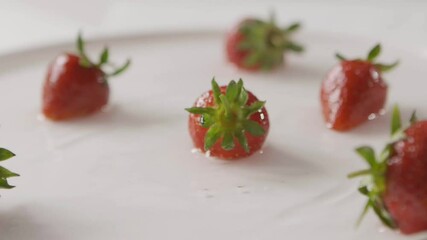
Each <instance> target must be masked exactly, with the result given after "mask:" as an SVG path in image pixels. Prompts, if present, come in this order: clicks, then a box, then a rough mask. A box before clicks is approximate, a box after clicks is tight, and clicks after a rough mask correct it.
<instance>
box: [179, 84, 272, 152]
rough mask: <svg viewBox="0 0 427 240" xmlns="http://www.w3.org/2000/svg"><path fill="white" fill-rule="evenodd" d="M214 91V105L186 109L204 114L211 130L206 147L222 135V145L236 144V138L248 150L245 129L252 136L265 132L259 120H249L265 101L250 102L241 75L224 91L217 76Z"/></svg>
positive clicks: (208, 132) (226, 147) (230, 147)
mask: <svg viewBox="0 0 427 240" xmlns="http://www.w3.org/2000/svg"><path fill="white" fill-rule="evenodd" d="M212 92H213V98H214V102H215V105H214V106H213V107H205V108H202V107H192V108H187V109H186V110H187V111H188V112H190V113H192V114H201V115H202V119H203V121H201V123H202V126H203V127H204V128H208V131H207V133H206V136H205V140H204V143H205V144H204V149H205V150H209V149H210V148H212V146H213V145H214V144H215V143H217V142H218V141H219V140H220V139H222V142H221V147H222V149H224V150H227V151H229V150H232V149H234V148H235V143H234V142H235V140H237V141H238V142H239V144H240V145H241V146H242V147H243V149H244V150H245V151H246V152H249V150H250V149H249V146H248V141H247V138H246V136H245V133H246V132H247V133H249V134H251V135H253V136H262V135H264V134H265V130H264V128H262V127H261V126H260V125H259V124H258V123H257V122H255V121H252V120H250V117H251V116H252V115H253V114H254V113H256V112H258V111H260V110H261V109H262V108H263V107H264V104H265V102H263V101H255V102H253V103H252V104H250V105H247V102H248V93H247V91H246V90H245V88H244V86H243V81H242V80H241V79H240V80H239V81H238V82H237V83H236V82H235V81H231V82H230V83H229V84H228V86H227V89H226V91H225V93H221V90H220V87H219V86H218V84H217V82H216V81H215V79H213V80H212Z"/></svg>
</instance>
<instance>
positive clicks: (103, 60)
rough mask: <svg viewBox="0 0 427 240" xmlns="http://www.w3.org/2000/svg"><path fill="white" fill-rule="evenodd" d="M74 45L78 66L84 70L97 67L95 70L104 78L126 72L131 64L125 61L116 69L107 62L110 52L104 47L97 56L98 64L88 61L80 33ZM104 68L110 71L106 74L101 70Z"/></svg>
mask: <svg viewBox="0 0 427 240" xmlns="http://www.w3.org/2000/svg"><path fill="white" fill-rule="evenodd" d="M76 45H77V52H78V56H79V57H80V66H82V67H85V68H91V67H97V68H99V69H101V70H102V71H103V72H104V74H105V76H107V77H113V76H117V75H119V74H121V73H123V72H124V71H126V70H127V69H128V68H129V66H130V64H131V61H130V59H128V60H126V62H125V63H124V64H123V65H121V66H119V67H116V66H115V65H114V64H113V63H111V62H109V57H110V51H109V49H108V47H104V50H103V51H102V53H101V55H100V56H99V60H98V63H94V62H93V61H91V60H90V58H89V57H88V55H87V54H86V51H85V42H84V40H83V38H82V34H81V33H79V34H78V36H77V43H76ZM106 66H108V67H110V68H111V71H110V72H108V73H107V72H106V71H105V70H104V69H103V68H104V67H106Z"/></svg>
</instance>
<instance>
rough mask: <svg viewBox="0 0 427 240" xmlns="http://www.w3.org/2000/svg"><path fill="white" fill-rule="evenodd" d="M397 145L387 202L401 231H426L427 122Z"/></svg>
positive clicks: (389, 171) (410, 130)
mask: <svg viewBox="0 0 427 240" xmlns="http://www.w3.org/2000/svg"><path fill="white" fill-rule="evenodd" d="M405 135H406V138H404V139H402V140H400V141H399V142H397V143H395V144H394V147H393V150H394V151H393V156H392V158H390V160H389V162H388V167H387V175H386V179H387V185H386V191H385V194H384V202H385V205H386V206H387V209H388V211H389V212H390V214H391V216H392V217H393V218H394V219H395V221H396V224H397V225H398V227H399V229H400V231H402V233H405V234H411V233H417V232H420V231H425V230H427V186H426V183H427V121H421V122H417V123H415V124H413V125H412V126H411V127H409V128H408V129H407V130H406V131H405Z"/></svg>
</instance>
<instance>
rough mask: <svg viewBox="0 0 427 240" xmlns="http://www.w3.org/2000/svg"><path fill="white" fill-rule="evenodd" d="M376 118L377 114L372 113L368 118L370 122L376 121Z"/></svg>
mask: <svg viewBox="0 0 427 240" xmlns="http://www.w3.org/2000/svg"><path fill="white" fill-rule="evenodd" d="M375 118H377V115H376V114H375V113H371V114H369V116H368V120H374V119H375Z"/></svg>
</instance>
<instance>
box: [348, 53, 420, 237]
mask: <svg viewBox="0 0 427 240" xmlns="http://www.w3.org/2000/svg"><path fill="white" fill-rule="evenodd" d="M378 51H379V50H375V49H374V50H372V51H371V53H370V55H371V57H372V56H375V55H376V54H378V53H376V52H378ZM416 121H417V118H416V114H415V112H414V113H413V114H412V116H411V120H410V123H411V124H414V123H415V122H416ZM405 130H406V129H404V128H403V127H402V120H401V114H400V110H399V107H398V106H397V105H396V106H395V107H394V108H393V113H392V119H391V128H390V135H391V138H392V141H391V142H390V143H389V144H387V145H386V146H385V147H384V149H383V151H382V152H381V154H380V155H379V156H378V157H377V156H376V154H375V151H374V150H373V149H372V148H371V147H369V146H362V147H358V148H357V149H356V152H357V153H358V155H359V156H361V157H362V158H363V159H364V160H365V161H366V163H367V164H368V166H369V168H368V169H364V170H360V171H356V172H353V173H350V174H349V175H348V178H355V177H360V176H365V177H368V181H364V182H363V183H362V185H361V186H360V188H359V192H360V193H361V194H362V195H364V196H366V197H367V198H368V201H367V203H366V205H365V207H364V209H363V212H362V214H361V216H360V218H359V220H358V224H359V223H360V222H361V220H362V219H363V217H364V216H365V214H366V212H367V211H368V210H369V209H370V208H372V209H373V210H374V212H375V214H376V215H377V216H378V217H379V219H380V220H381V221H382V222H383V223H384V224H385V225H386V226H387V227H389V228H391V229H396V228H397V224H396V222H395V221H394V219H393V218H392V216H391V215H390V213H389V211H388V209H387V207H386V205H385V203H384V200H383V195H384V193H385V191H386V173H387V167H388V161H389V159H390V158H391V156H392V155H393V151H394V150H393V146H394V144H395V143H396V142H398V141H400V140H402V139H405V138H406V136H405Z"/></svg>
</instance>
